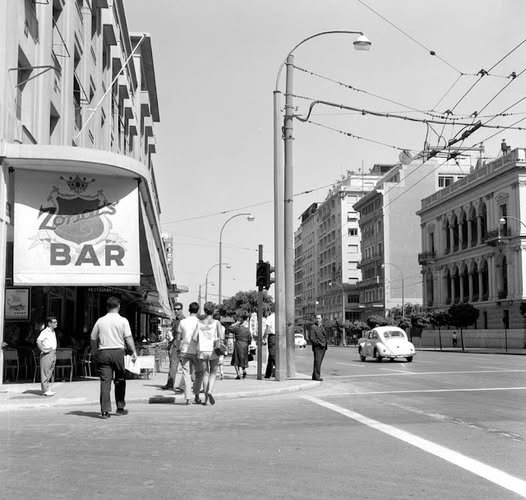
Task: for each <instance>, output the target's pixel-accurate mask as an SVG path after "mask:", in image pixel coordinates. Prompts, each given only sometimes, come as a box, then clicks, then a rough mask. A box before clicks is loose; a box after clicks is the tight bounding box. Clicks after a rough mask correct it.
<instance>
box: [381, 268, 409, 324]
mask: <svg viewBox="0 0 526 500" xmlns="http://www.w3.org/2000/svg"><path fill="white" fill-rule="evenodd" d="M385 266H393V267H394V268H396V269H398V272H399V273H400V278H401V279H402V318H405V307H404V273H403V272H402V270H401V269H400V268H399V267H398V266H397V265H396V264H392V263H391V262H385V263H384V264H382V269H385ZM384 280H385V274H384Z"/></svg>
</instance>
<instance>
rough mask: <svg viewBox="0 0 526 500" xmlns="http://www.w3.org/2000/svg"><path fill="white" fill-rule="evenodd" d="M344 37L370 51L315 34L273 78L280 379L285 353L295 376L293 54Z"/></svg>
mask: <svg viewBox="0 0 526 500" xmlns="http://www.w3.org/2000/svg"><path fill="white" fill-rule="evenodd" d="M333 34H345V35H359V36H358V38H357V39H356V40H355V41H354V43H353V45H354V48H355V49H356V50H369V48H370V47H371V45H372V44H371V42H370V41H369V40H368V39H367V37H365V36H364V34H363V32H362V31H350V30H331V31H321V32H319V33H315V34H314V35H311V36H309V37H307V38H305V39H303V40H302V41H301V42H299V43H298V44H296V45H295V46H294V47H293V49H292V50H291V51H290V52H289V53H288V55H287V57H286V58H285V60H284V61H283V63H282V64H281V65H280V67H279V70H278V74H277V77H276V87H275V90H274V101H273V102H274V254H275V255H274V266H275V269H276V272H275V278H276V283H275V286H276V288H275V295H276V297H275V302H276V330H277V331H278V332H284V331H286V332H287V336H286V340H285V343H284V344H282V343H280V338H278V345H277V359H276V361H277V363H276V365H277V370H276V378H277V379H278V380H281V378H283V377H284V374H280V373H279V372H280V369H282V365H281V361H280V360H281V359H282V358H283V355H284V353H285V350H287V351H288V353H289V356H286V358H287V373H288V376H289V377H292V376H294V375H295V371H296V370H295V363H294V354H293V353H294V338H293V331H294V328H293V326H294V226H293V224H294V213H293V197H294V192H293V168H292V141H293V140H294V138H293V118H294V105H293V97H292V96H293V67H294V55H293V53H294V51H295V50H296V49H297V48H298V47H299V46H300V45H303V44H304V43H305V42H307V41H308V40H311V39H313V38H317V37H319V36H322V35H333ZM284 66H287V72H286V84H285V118H284V122H283V129H282V126H281V118H282V117H281V111H280V110H281V92H280V91H279V89H278V87H279V80H280V76H281V72H282V70H283V67H284ZM282 139H283V143H284V160H285V163H284V165H283V163H282V151H281V141H282Z"/></svg>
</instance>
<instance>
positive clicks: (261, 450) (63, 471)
mask: <svg viewBox="0 0 526 500" xmlns="http://www.w3.org/2000/svg"><path fill="white" fill-rule="evenodd" d="M311 357H312V354H311V352H310V351H309V349H306V350H299V351H297V357H296V360H297V367H298V371H302V372H304V373H309V371H310V368H311V361H312V359H311ZM525 361H526V358H525V357H523V356H510V355H491V354H462V353H440V352H421V351H420V352H418V354H417V356H416V357H415V360H414V362H413V363H406V362H398V361H395V362H383V363H377V362H376V361H367V362H360V361H359V358H358V355H357V353H356V349H338V348H334V349H331V350H329V352H328V354H327V356H326V359H325V361H324V366H323V368H322V376H323V377H324V382H323V384H322V385H321V387H320V388H319V389H314V390H311V391H307V392H300V393H292V394H284V395H278V396H267V397H260V398H250V399H239V400H228V401H218V402H217V404H216V405H215V406H206V407H205V406H197V405H192V406H184V405H181V404H175V405H174V404H169V405H167V404H150V405H146V404H135V405H130V406H129V410H130V413H129V415H127V416H120V417H119V416H112V418H111V419H109V420H101V419H100V418H99V413H98V409H97V408H93V409H92V408H90V407H85V406H83V407H80V406H79V407H69V408H46V409H36V408H35V409H31V410H29V409H28V410H23V411H17V412H12V413H9V412H4V413H0V429H1V431H0V437H1V442H2V449H3V457H4V460H3V461H2V463H1V469H0V480H1V484H2V488H1V491H0V498H2V499H4V498H5V499H19V498H22V499H25V498H33V497H38V498H68V499H69V498H81V499H91V498H93V499H95V498H138V499H142V498H146V499H149V498H161V499H165V498H166V499H168V498H185V499H186V498H229V499H238V498H239V499H245V498H247V499H250V498H280V499H281V498H283V499H289V498H290V499H296V498H297V499H300V498H301V499H309V498H352V499H354V498H356V499H387V498H389V499H392V498H404V499H405V498H415V499H416V498H418V499H421V498H428V499H453V498H454V499H492V500H493V499H508V498H523V497H526V472H525V471H526V423H525V422H526V404H525V403H524V396H525V390H526V366H525Z"/></svg>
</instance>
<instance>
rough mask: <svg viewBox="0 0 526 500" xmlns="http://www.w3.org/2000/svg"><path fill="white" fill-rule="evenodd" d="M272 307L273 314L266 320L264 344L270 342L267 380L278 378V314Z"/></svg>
mask: <svg viewBox="0 0 526 500" xmlns="http://www.w3.org/2000/svg"><path fill="white" fill-rule="evenodd" d="M271 307H272V308H271V311H272V312H271V313H270V314H269V316H268V317H267V318H266V321H265V326H264V330H265V334H264V335H263V343H265V342H268V357H267V368H266V370H265V378H270V377H275V376H276V313H275V312H274V304H272V306H271Z"/></svg>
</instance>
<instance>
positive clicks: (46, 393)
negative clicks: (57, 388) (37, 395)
mask: <svg viewBox="0 0 526 500" xmlns="http://www.w3.org/2000/svg"><path fill="white" fill-rule="evenodd" d="M42 395H43V396H54V395H55V393H54V392H53V391H46V392H44V394H42Z"/></svg>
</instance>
